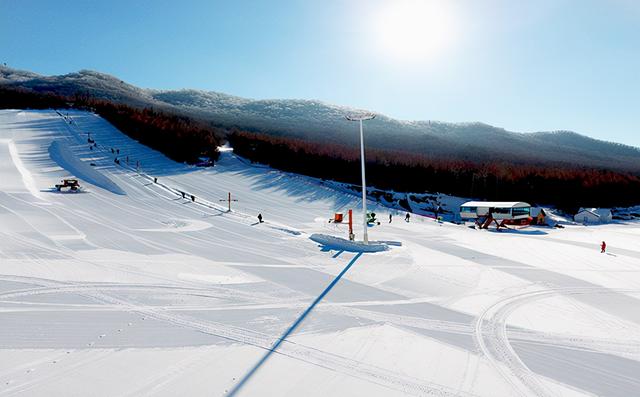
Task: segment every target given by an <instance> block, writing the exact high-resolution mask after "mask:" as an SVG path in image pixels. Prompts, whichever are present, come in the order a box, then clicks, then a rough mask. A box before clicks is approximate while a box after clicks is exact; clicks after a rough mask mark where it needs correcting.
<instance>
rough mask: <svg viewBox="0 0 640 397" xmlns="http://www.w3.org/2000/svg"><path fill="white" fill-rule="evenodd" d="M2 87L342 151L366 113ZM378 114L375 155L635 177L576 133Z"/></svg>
mask: <svg viewBox="0 0 640 397" xmlns="http://www.w3.org/2000/svg"><path fill="white" fill-rule="evenodd" d="M0 85H4V86H10V87H22V88H27V89H32V90H36V91H50V92H56V93H59V94H63V95H74V94H76V93H84V94H90V95H93V96H96V97H99V98H105V99H109V100H114V101H119V102H123V103H127V104H132V105H136V106H153V107H157V108H160V109H169V110H174V111H177V112H181V113H184V114H187V115H190V116H194V117H198V118H201V119H204V120H208V121H212V122H214V123H216V124H217V125H221V126H223V127H231V126H237V127H241V128H246V129H250V130H256V131H260V132H264V133H268V134H272V135H280V136H289V137H294V138H299V139H303V140H310V141H319V142H330V143H333V144H337V145H348V146H352V145H354V144H356V143H357V142H356V141H357V134H356V133H355V126H354V124H353V123H351V122H349V121H347V120H346V119H345V117H344V116H345V115H347V114H350V113H357V112H364V111H365V110H363V109H354V108H351V107H347V106H339V105H334V104H329V103H325V102H322V101H319V100H307V99H248V98H242V97H238V96H233V95H229V94H225V93H220V92H215V91H203V90H196V89H182V90H155V89H143V88H138V87H135V86H133V85H131V84H128V83H126V82H124V81H122V80H120V79H118V78H117V77H114V76H110V75H107V74H104V73H99V72H94V71H89V70H81V71H79V72H76V73H69V74H66V75H61V76H47V77H45V76H40V75H37V74H35V73H31V72H24V71H19V70H14V69H11V68H7V67H0ZM376 115H377V117H376V118H375V119H374V120H372V121H369V122H367V145H368V146H369V147H371V148H375V149H382V150H393V151H402V152H411V153H414V154H417V155H421V156H428V157H439V158H447V159H460V160H469V159H471V160H475V161H481V162H493V161H496V160H497V159H499V160H502V161H507V162H527V163H533V164H549V165H550V166H551V165H557V164H560V163H563V164H569V165H579V166H587V167H598V168H615V169H621V170H625V171H634V172H635V171H638V170H640V149H638V148H635V147H632V146H627V145H622V144H617V143H611V142H605V141H601V140H597V139H593V138H589V137H586V136H583V135H580V134H578V133H575V132H570V131H553V132H534V133H519V132H512V131H507V130H505V129H504V128H498V127H494V126H491V125H488V124H486V123H482V122H463V123H451V122H444V121H433V120H423V121H420V120H416V121H411V120H397V119H394V118H391V117H388V116H386V115H384V114H380V113H376Z"/></svg>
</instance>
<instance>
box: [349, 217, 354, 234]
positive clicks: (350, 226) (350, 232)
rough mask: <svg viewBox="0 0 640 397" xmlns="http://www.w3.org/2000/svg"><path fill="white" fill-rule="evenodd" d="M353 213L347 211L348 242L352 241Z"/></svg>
mask: <svg viewBox="0 0 640 397" xmlns="http://www.w3.org/2000/svg"><path fill="white" fill-rule="evenodd" d="M353 238H354V236H353V211H352V210H349V240H353Z"/></svg>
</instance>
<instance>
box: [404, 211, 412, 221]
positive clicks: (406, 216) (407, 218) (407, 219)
mask: <svg viewBox="0 0 640 397" xmlns="http://www.w3.org/2000/svg"><path fill="white" fill-rule="evenodd" d="M409 218H411V215H409V213H408V212H407V215H405V216H404V221H405V222H409Z"/></svg>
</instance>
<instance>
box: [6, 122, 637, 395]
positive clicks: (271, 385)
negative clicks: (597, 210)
mask: <svg viewBox="0 0 640 397" xmlns="http://www.w3.org/2000/svg"><path fill="white" fill-rule="evenodd" d="M65 113H66V112H65ZM88 133H91V135H90V136H91V139H92V140H95V143H97V147H94V148H93V149H90V148H89V143H88V137H89V135H88ZM50 148H52V150H50ZM112 149H113V150H112ZM116 156H117V157H118V159H119V164H117V163H115V162H114V159H115V157H116ZM90 164H94V165H93V166H92V165H90ZM87 167H88V168H87ZM89 171H91V172H89ZM98 175H100V176H102V177H104V179H103V178H102V177H99V176H98ZM67 177H77V178H80V179H81V180H82V181H84V182H86V184H87V185H88V186H87V189H86V191H85V193H83V194H59V193H57V192H53V191H51V187H52V186H53V185H54V184H55V183H58V181H59V180H60V179H62V178H67ZM155 178H157V180H156V179H155ZM106 181H110V182H111V183H108V182H106ZM0 186H1V187H2V189H0V316H1V317H2V323H1V324H2V326H1V327H0V396H14V395H24V396H70V395H87V394H90V395H93V396H115V395H118V396H120V395H122V396H138V395H145V396H149V395H157V396H175V395H188V396H224V395H229V394H230V393H231V391H234V390H235V391H237V393H236V395H238V396H322V397H326V396H486V397H500V396H505V397H507V396H594V395H598V396H618V397H629V396H638V395H640V310H638V307H640V306H639V303H640V246H638V243H637V242H638V239H639V238H640V224H639V223H634V222H626V223H613V224H610V225H600V226H593V227H584V226H580V225H567V226H566V227H565V228H564V229H552V228H533V227H531V228H528V229H524V230H521V231H517V232H513V231H509V232H495V231H493V230H489V231H480V230H473V229H470V228H468V227H465V226H463V225H455V224H450V223H438V222H435V221H434V220H432V219H429V218H426V217H420V216H413V217H411V221H410V222H405V221H404V220H403V218H404V216H403V215H404V214H403V213H400V212H399V211H397V210H390V209H387V208H385V207H382V206H379V205H376V204H375V203H373V202H371V203H369V205H370V207H371V209H372V210H374V211H375V212H376V213H377V214H378V216H379V218H380V219H383V220H386V219H387V218H388V213H390V212H391V213H393V214H394V215H396V216H395V217H394V218H393V221H392V222H391V223H387V222H382V223H381V225H377V226H375V227H372V228H370V229H369V238H370V239H371V240H372V241H382V242H397V243H394V244H386V245H387V246H388V248H389V249H388V250H386V251H383V252H376V253H362V252H361V251H360V252H349V250H346V249H344V247H341V246H340V245H339V244H333V245H332V244H330V240H331V241H333V242H334V243H335V241H339V240H337V238H340V239H343V240H344V239H347V233H348V231H347V227H348V226H347V225H346V224H335V223H329V222H328V220H329V219H330V218H331V217H332V216H333V214H334V213H335V212H342V213H346V212H347V211H348V209H353V210H354V216H355V219H361V218H360V217H361V216H362V213H359V212H358V209H359V208H361V204H362V203H361V202H359V201H358V198H357V196H356V195H354V194H349V193H345V192H344V191H342V190H341V189H336V188H332V187H331V186H330V185H328V184H325V183H323V182H322V181H319V180H315V179H313V178H307V177H303V176H299V175H294V174H287V173H283V172H279V171H276V170H273V169H270V168H268V167H264V166H258V165H252V164H250V163H249V162H247V161H245V160H244V159H242V158H239V157H237V156H235V155H234V154H233V152H232V151H229V150H226V151H224V152H223V153H222V156H221V158H220V161H219V162H217V163H216V165H215V167H212V168H208V169H202V168H197V167H191V166H188V165H184V164H177V163H175V162H172V161H171V160H169V159H167V158H165V157H164V156H163V155H161V154H159V153H158V152H155V151H153V150H150V149H149V148H146V147H144V146H142V145H140V144H139V143H137V142H135V141H133V140H131V139H129V138H128V137H126V136H125V135H123V134H122V133H120V132H119V131H118V130H116V129H115V128H114V127H112V126H111V125H110V124H109V123H107V122H106V121H104V120H103V119H101V118H100V117H98V116H96V115H94V114H91V113H86V112H72V111H69V114H68V116H66V114H65V116H64V117H63V116H62V114H60V113H56V112H55V111H19V110H3V111H0ZM94 186H95V187H94ZM229 192H231V194H232V198H233V199H237V200H238V201H233V202H232V203H231V206H232V211H231V212H227V202H226V201H224V200H226V199H227V198H228V193H229ZM114 193H119V194H114ZM123 193H124V194H123ZM183 193H184V197H183ZM191 196H193V197H191ZM258 213H261V214H262V215H263V219H264V222H263V223H260V222H258V219H257V215H258ZM355 227H356V229H355V233H356V239H362V236H361V233H362V230H361V229H359V226H358V225H356V226H355ZM314 234H315V235H322V236H329V237H331V238H329V237H327V238H325V242H326V243H327V244H320V245H319V244H318V243H317V242H314V241H312V240H311V239H310V238H309V237H310V236H311V235H314ZM603 240H604V241H606V242H607V245H608V251H607V252H606V253H600V250H599V244H600V243H601V241H603ZM398 243H401V244H398ZM348 265H351V267H349V268H347V266H348ZM338 275H340V276H341V277H340V278H339V279H336V276H338ZM331 285H332V286H333V287H332V288H331V289H330V290H328V292H327V287H328V286H331ZM312 303H315V306H314V307H313V310H308V309H309V308H310V307H311V306H310V305H311V304H312ZM300 319H304V320H303V321H302V322H299V321H300ZM295 324H298V325H297V327H296V328H295V330H294V331H293V332H288V331H289V330H291V329H293V328H292V325H295ZM283 335H287V337H286V338H284V339H282V338H281V336H283ZM279 340H280V341H281V342H278V341H279ZM276 343H277V344H278V348H277V351H276V354H271V355H268V356H267V355H266V352H267V351H269V349H271V347H272V346H274V345H275V344H276ZM265 356H267V357H268V359H266V360H261V358H263V357H265ZM258 363H261V364H260V365H259V366H258V369H257V370H256V371H254V372H250V371H251V369H252V368H254V367H256V365H257V364H258ZM240 382H243V387H242V388H240V389H236V386H237V385H238V384H239V383H240Z"/></svg>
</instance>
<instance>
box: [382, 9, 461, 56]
mask: <svg viewBox="0 0 640 397" xmlns="http://www.w3.org/2000/svg"><path fill="white" fill-rule="evenodd" d="M373 22H374V29H375V35H376V36H377V37H376V45H377V46H379V47H380V49H382V50H383V51H384V54H385V56H390V57H394V58H396V59H397V60H400V61H422V60H426V59H429V58H430V57H433V56H434V55H435V54H436V53H437V52H439V51H441V50H443V49H444V48H446V47H447V45H448V44H449V42H450V41H451V36H452V34H453V29H452V20H451V12H450V10H449V9H448V6H447V2H446V1H444V0H388V1H387V2H386V3H385V5H384V6H382V7H381V9H380V10H379V11H378V12H377V14H376V15H375V17H374V21H373Z"/></svg>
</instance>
